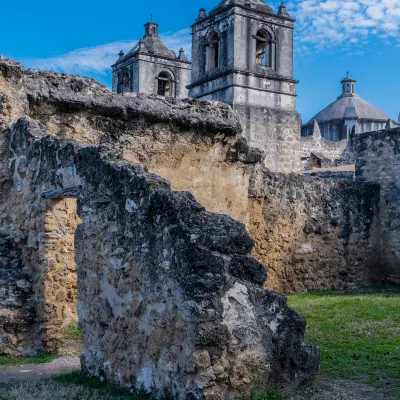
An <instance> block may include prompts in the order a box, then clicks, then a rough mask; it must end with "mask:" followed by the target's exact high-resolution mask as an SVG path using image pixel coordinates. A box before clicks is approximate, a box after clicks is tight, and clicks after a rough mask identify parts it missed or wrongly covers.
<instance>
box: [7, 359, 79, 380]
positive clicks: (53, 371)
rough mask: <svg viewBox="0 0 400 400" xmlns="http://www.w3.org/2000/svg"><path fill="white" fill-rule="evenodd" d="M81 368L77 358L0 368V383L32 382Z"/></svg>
mask: <svg viewBox="0 0 400 400" xmlns="http://www.w3.org/2000/svg"><path fill="white" fill-rule="evenodd" d="M80 368H81V363H80V360H79V357H76V356H74V357H62V358H57V359H56V360H54V361H52V362H51V363H49V364H27V365H18V366H12V367H6V368H0V382H2V383H13V382H24V381H33V380H37V379H43V378H48V377H51V376H54V375H61V374H66V373H68V372H72V371H76V370H79V369H80Z"/></svg>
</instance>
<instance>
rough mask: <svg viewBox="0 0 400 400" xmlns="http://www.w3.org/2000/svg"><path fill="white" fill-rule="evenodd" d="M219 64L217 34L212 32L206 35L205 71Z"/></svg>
mask: <svg viewBox="0 0 400 400" xmlns="http://www.w3.org/2000/svg"><path fill="white" fill-rule="evenodd" d="M218 66H219V35H218V33H217V32H213V33H211V34H210V35H209V36H208V40H207V45H206V71H209V70H211V69H214V68H217V67H218Z"/></svg>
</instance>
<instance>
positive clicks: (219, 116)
mask: <svg viewBox="0 0 400 400" xmlns="http://www.w3.org/2000/svg"><path fill="white" fill-rule="evenodd" d="M0 66H3V67H4V66H5V67H6V69H7V73H6V76H4V75H0V94H1V93H4V95H2V96H3V99H5V100H4V101H3V103H2V104H3V106H2V107H3V110H6V111H4V112H3V113H2V114H1V115H2V116H1V118H2V121H3V122H2V125H1V127H2V130H1V132H0V151H1V152H2V154H1V157H0V159H1V161H0V168H1V170H0V177H1V179H0V185H1V186H0V189H1V190H0V197H1V198H0V200H1V202H0V226H1V227H2V229H3V230H4V231H6V232H8V234H9V235H10V237H11V238H12V240H13V243H14V244H15V246H17V247H18V246H19V248H20V252H21V256H20V258H21V265H22V268H25V270H26V271H27V273H28V274H29V279H28V281H29V282H30V283H31V285H32V296H33V297H34V298H35V297H36V298H38V299H39V302H38V303H37V305H36V309H35V313H36V314H35V315H36V317H35V319H34V323H33V325H32V326H33V328H32V331H35V332H39V333H38V334H36V335H35V340H33V341H32V342H29V341H27V343H28V346H25V348H28V347H29V346H30V345H31V344H32V346H33V347H35V348H40V346H42V348H45V349H47V350H51V351H52V350H54V349H56V348H57V345H58V343H59V340H60V327H61V326H62V324H63V323H65V322H68V321H69V320H71V319H74V318H75V317H76V316H75V314H74V309H73V303H74V301H75V298H76V294H75V287H74V282H75V276H76V275H75V273H74V270H75V265H74V261H73V257H72V235H73V231H74V229H75V227H76V225H77V224H78V223H79V219H77V217H76V204H75V200H73V199H59V198H58V199H54V198H52V197H51V195H50V197H48V198H42V194H43V192H45V191H46V190H50V189H54V185H55V184H59V181H60V180H61V179H64V178H65V177H66V176H67V174H66V172H65V171H64V172H59V175H57V174H56V171H58V170H59V168H60V167H59V162H56V160H57V157H58V160H67V159H68V157H69V159H68V160H67V161H68V162H69V163H70V164H69V165H70V166H72V165H73V164H74V162H75V161H73V160H74V157H75V156H74V152H73V151H72V149H71V146H70V145H69V147H68V146H67V150H65V149H63V151H65V154H64V153H58V152H54V151H53V153H54V154H56V159H54V158H53V155H52V156H51V157H50V158H48V159H47V158H43V159H42V157H43V154H42V153H40V151H39V150H38V149H36V150H35V147H34V146H33V147H32V149H31V150H30V151H36V152H37V154H36V153H35V154H33V153H32V154H31V153H29V157H34V158H35V160H36V161H35V162H34V163H33V164H32V165H30V164H27V163H26V160H25V159H24V158H23V157H22V158H21V157H16V155H15V154H13V151H14V152H15V150H14V147H15V145H18V146H20V147H21V148H22V147H23V146H22V144H20V143H18V142H17V143H14V142H12V143H10V142H9V137H10V131H9V130H8V125H9V124H11V123H12V122H13V121H15V120H16V119H18V118H19V117H20V116H22V115H28V116H30V117H31V118H34V119H35V120H36V122H37V127H36V128H35V129H37V130H38V132H39V131H40V132H41V133H40V132H39V133H38V135H39V136H40V134H41V135H43V132H42V131H41V130H40V129H39V127H40V128H44V129H46V131H47V132H48V133H50V134H51V135H53V136H54V140H55V139H56V138H59V139H60V138H65V139H76V138H78V139H80V140H81V141H82V142H83V144H84V145H92V144H98V143H101V144H102V146H108V147H110V146H111V147H112V148H113V149H114V150H115V151H117V153H118V157H120V158H121V160H125V161H130V162H135V163H141V164H144V165H146V166H147V167H148V169H149V171H150V172H151V173H156V174H159V175H161V176H163V177H165V178H167V179H169V180H170V181H171V187H172V188H173V189H174V190H184V191H190V192H192V193H193V195H194V196H195V198H196V199H197V200H198V201H199V202H200V203H201V204H202V205H203V206H204V207H205V209H206V210H207V211H211V212H218V213H224V214H228V215H230V216H231V217H233V218H235V219H238V220H240V221H241V222H243V223H245V224H246V227H247V230H248V232H250V233H251V234H252V235H254V237H255V239H256V246H255V248H254V250H253V256H254V257H255V258H257V259H258V260H259V261H261V262H263V263H264V264H265V265H266V266H267V268H269V270H270V273H269V279H268V281H267V287H269V288H272V289H275V290H278V291H287V292H292V291H303V290H309V289H331V288H337V287H346V286H349V285H355V284H356V285H357V284H362V283H368V282H370V279H375V274H374V271H371V269H374V268H375V269H379V265H378V264H373V262H375V261H376V255H377V254H379V251H378V250H377V248H376V243H377V242H378V243H379V240H377V239H376V235H377V234H376V230H377V228H376V226H377V225H376V218H377V217H376V216H377V215H378V207H377V188H376V186H374V185H372V186H371V185H369V184H361V183H360V184H355V183H352V182H348V183H340V182H329V181H326V182H325V181H322V180H319V179H316V180H314V179H307V178H302V177H299V176H287V175H283V174H277V175H274V174H272V175H271V173H269V172H267V171H264V169H263V166H262V162H263V156H264V155H263V153H262V152H261V151H259V150H257V149H252V148H250V147H249V146H248V145H247V144H246V143H245V141H243V140H241V139H238V138H240V134H241V128H240V125H239V123H238V119H237V118H236V117H235V114H234V112H233V111H232V109H231V108H230V107H228V106H227V105H224V104H219V103H215V102H199V101H196V100H187V101H167V100H165V99H161V98H157V97H152V96H144V95H138V96H136V95H133V94H130V95H124V96H121V95H116V94H113V93H110V92H109V91H108V90H107V89H106V88H105V87H103V86H101V85H99V84H97V83H96V82H95V81H93V80H90V79H86V78H81V77H75V76H69V75H61V74H56V73H52V72H40V71H33V70H27V71H25V70H23V68H22V67H21V66H20V65H18V64H16V63H14V62H12V61H10V60H4V59H0ZM3 71H4V69H3ZM23 121H25V120H22V121H20V122H19V124H23V123H27V122H23ZM26 121H28V120H26ZM12 127H13V129H14V128H15V124H14V125H12ZM30 130H31V131H32V130H34V128H33V127H31V128H30ZM77 146H78V147H79V146H81V144H79V145H78V144H77ZM10 148H11V155H10V157H11V161H12V162H11V163H10V164H9V163H8V161H9V160H8V159H9V154H8V153H9V151H10ZM57 151H58V150H57ZM49 152H50V153H52V152H51V151H50V150H49ZM53 153H52V154H53ZM24 157H26V155H25V156H24ZM67 161H66V163H67ZM35 163H36V164H35ZM38 163H39V164H38ZM67 164H68V163H67ZM9 165H10V167H11V169H9V168H8V167H9ZM38 170H40V171H42V172H41V173H40V174H39V172H38ZM68 171H69V175H68V179H67V180H66V181H65V184H64V188H73V187H76V186H79V184H80V183H79V179H76V173H75V172H74V169H73V168H72V169H70V170H68ZM43 181H44V182H46V183H45V184H43V185H41V184H39V183H40V182H43ZM75 196H76V194H75ZM64 197H65V196H64ZM100 200H101V199H100ZM100 200H99V201H100ZM100 203H101V201H100ZM368 205H369V206H370V207H367V206H368ZM57 227H59V229H57ZM303 245H304V246H305V247H304V248H303V247H302V246H303ZM374 246H375V247H374ZM378 247H379V246H378ZM299 249H300V250H299ZM372 249H375V251H373V250H372ZM299 251H300V253H299ZM301 253H303V254H301ZM368 258H369V259H368ZM60 287H62V288H63V290H62V291H60V290H59V288H60ZM27 304H28V303H27ZM35 324H36V325H35ZM43 343H44V346H43Z"/></svg>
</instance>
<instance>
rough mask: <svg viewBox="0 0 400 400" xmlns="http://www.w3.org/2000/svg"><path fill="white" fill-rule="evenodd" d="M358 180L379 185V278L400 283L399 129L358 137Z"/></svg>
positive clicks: (356, 143) (356, 141)
mask: <svg viewBox="0 0 400 400" xmlns="http://www.w3.org/2000/svg"><path fill="white" fill-rule="evenodd" d="M355 151H356V154H357V161H356V179H357V180H358V181H360V182H376V183H379V184H380V186H381V197H380V239H381V242H380V255H381V259H380V269H379V270H378V272H379V273H380V277H381V280H382V281H386V282H390V283H396V284H399V283H400V129H399V128H397V129H392V130H385V131H379V132H372V133H364V134H362V135H357V137H356V140H355Z"/></svg>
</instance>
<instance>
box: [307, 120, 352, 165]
mask: <svg viewBox="0 0 400 400" xmlns="http://www.w3.org/2000/svg"><path fill="white" fill-rule="evenodd" d="M352 140H353V139H351V141H349V140H347V139H345V140H341V141H339V142H331V141H330V140H327V139H325V138H323V137H322V135H321V130H320V127H319V125H318V123H317V121H314V126H313V134H312V135H311V136H301V138H300V149H301V150H300V153H301V160H302V167H301V168H302V169H304V170H308V169H312V168H313V167H314V165H313V164H314V160H313V159H314V158H315V157H318V158H319V160H320V161H321V168H331V167H340V166H342V165H350V164H354V162H355V155H354V152H353V149H352Z"/></svg>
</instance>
